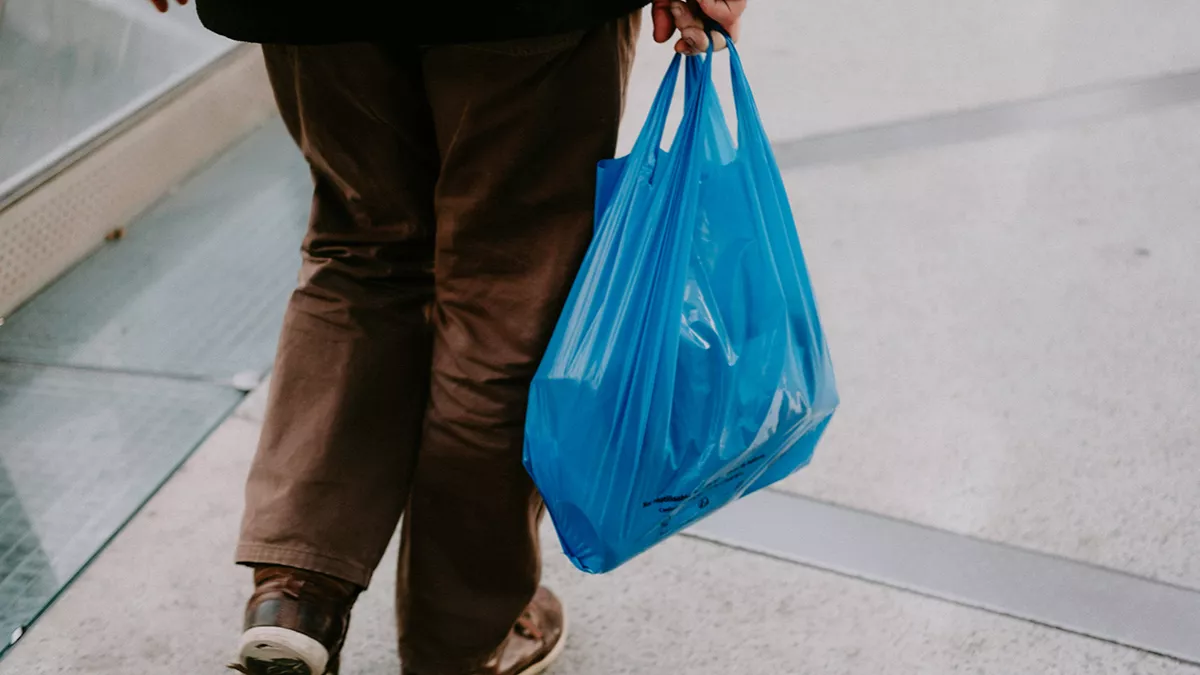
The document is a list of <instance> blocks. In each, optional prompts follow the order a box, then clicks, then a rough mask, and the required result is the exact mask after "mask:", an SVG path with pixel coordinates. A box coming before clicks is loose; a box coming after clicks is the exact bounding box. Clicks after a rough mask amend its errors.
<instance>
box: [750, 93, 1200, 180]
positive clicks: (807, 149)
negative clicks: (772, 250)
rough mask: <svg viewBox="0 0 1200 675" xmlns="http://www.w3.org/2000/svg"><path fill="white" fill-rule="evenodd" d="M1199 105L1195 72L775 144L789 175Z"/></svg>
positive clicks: (777, 154)
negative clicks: (796, 172)
mask: <svg viewBox="0 0 1200 675" xmlns="http://www.w3.org/2000/svg"><path fill="white" fill-rule="evenodd" d="M1198 100H1200V70H1190V71H1183V72H1176V73H1169V74H1165V75H1158V76H1154V77H1149V78H1143V79H1138V80H1128V81H1122V82H1115V83H1108V84H1100V85H1092V86H1086V87H1075V88H1071V89H1066V90H1063V91H1059V92H1055V93H1052V94H1048V95H1046V96H1042V97H1036V98H1030V99H1024V100H1016V101H1006V102H1002V103H995V104H990V105H984V106H981V107H977V108H969V109H964V110H956V111H950V112H945V113H938V114H933V115H929V116H925V117H919V118H914V119H907V120H899V121H894V122H885V123H882V124H879V125H874V126H865V127H857V128H852V129H847V130H842V131H833V132H829V133H823V134H816V135H813V136H808V137H803V138H796V139H791V140H781V141H776V142H774V143H772V147H773V148H774V151H775V155H776V161H777V162H778V164H779V166H780V168H781V169H784V170H786V169H797V168H804V167H816V166H825V165H833V164H847V163H853V162H859V161H863V160H869V159H878V158H882V157H888V156H892V155H899V154H904V153H907V152H912V151H917V150H923V149H928V148H936V147H942V146H947V145H954V144H959V143H968V142H971V141H981V140H987V139H991V138H997V137H1002V136H1010V135H1014V134H1019V133H1023V132H1029V131H1039V130H1045V129H1055V128H1062V127H1069V126H1072V125H1078V124H1081V123H1087V122H1095V121H1102V120H1108V119H1114V118H1119V117H1122V116H1126V115H1134V114H1138V113H1145V112H1150V111H1154V110H1158V109H1161V108H1167V107H1171V106H1177V105H1184V104H1187V103H1192V102H1195V101H1198Z"/></svg>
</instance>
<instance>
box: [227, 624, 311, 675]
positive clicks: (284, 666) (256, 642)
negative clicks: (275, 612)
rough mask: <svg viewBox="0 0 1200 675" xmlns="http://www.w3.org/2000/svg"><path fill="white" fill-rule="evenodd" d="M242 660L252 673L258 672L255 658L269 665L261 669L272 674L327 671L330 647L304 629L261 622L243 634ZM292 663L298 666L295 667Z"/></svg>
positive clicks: (258, 661)
mask: <svg viewBox="0 0 1200 675" xmlns="http://www.w3.org/2000/svg"><path fill="white" fill-rule="evenodd" d="M238 662H239V663H241V664H242V666H244V667H246V668H247V670H248V671H249V672H250V673H256V672H257V671H256V670H254V669H253V668H251V662H257V663H258V664H262V665H263V666H265V668H263V667H260V668H259V670H264V669H265V670H266V672H268V673H272V674H273V673H280V674H281V675H285V674H286V675H292V673H293V672H294V674H295V675H325V668H326V667H327V666H328V665H329V650H327V649H325V647H324V646H323V645H322V644H321V643H320V642H317V641H316V640H314V639H312V638H310V637H308V636H307V635H305V634H303V633H298V632H296V631H294V630H290V629H288V628H280V627H278V626H260V627H258V628H251V629H249V630H247V631H246V632H245V633H243V634H242V642H241V645H240V646H239V647H238ZM289 664H293V666H294V667H293V668H292V670H291V671H289V670H288V665H289ZM301 666H302V667H301ZM305 669H307V672H306V670H305Z"/></svg>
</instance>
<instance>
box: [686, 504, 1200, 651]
mask: <svg viewBox="0 0 1200 675" xmlns="http://www.w3.org/2000/svg"><path fill="white" fill-rule="evenodd" d="M688 534H689V535H691V536H694V537H698V538H701V539H706V540H709V541H712V542H716V543H719V544H724V545H727V546H731V547H735V548H739V549H743V550H747V551H751V552H755V553H762V554H765V555H769V556H772V557H777V558H781V559H784V560H790V561H792V562H797V563H801V564H804V565H808V566H811V567H815V568H819V569H824V570H829V571H832V572H837V573H839V574H844V575H847V576H851V577H855V578H860V579H865V580H869V581H873V582H877V583H880V584H884V585H887V586H892V587H895V588H900V589H904V590H908V591H913V592H916V593H920V594H922V595H928V596H931V597H935V598H939V599H943V600H949V601H951V602H955V603H957V604H961V605H965V606H969V607H977V608H980V609H984V610H988V611H992V612H996V613H999V614H1004V615H1007V616H1012V617H1015V618H1019V619H1025V620H1028V621H1033V622H1036V623H1039V624H1044V625H1047V626H1052V627H1055V628H1060V629H1063V630H1067V631H1071V632H1073V633H1079V634H1082V635H1086V636H1090V637H1094V638H1098V639H1101V640H1106V641H1109V642H1114V643H1117V644H1121V645H1125V646H1128V647H1133V648H1136V649H1140V650H1144V651H1147V652H1152V653H1155V654H1160V655H1164V656H1170V657H1174V658H1177V659H1180V660H1183V661H1186V662H1189V663H1196V664H1200V591H1197V590H1193V589H1189V588H1183V587H1180V586H1173V585H1170V584H1166V583H1162V582H1158V581H1154V580H1151V579H1145V578H1142V577H1136V576H1132V575H1130V574H1126V573H1123V572H1118V571H1116V570H1111V569H1106V568H1102V567H1097V566H1094V565H1089V564H1087V563H1082V562H1078V561H1073V560H1068V559H1065V558H1057V557H1053V556H1049V555H1045V554H1041V553H1035V552H1033V551H1028V550H1024V549H1019V548H1015V547H1012V546H1007V545H1004V544H998V543H994V542H989V541H984V540H980V539H974V538H971V537H967V536H963V535H959V534H954V533H952V532H947V531H944V530H937V529H933V528H929V527H925V526H922V525H917V524H914V523H911V522H907V521H900V520H894V519H891V518H887V517H884V516H880V515H877V514H873V513H867V512H863V511H857V510H853V509H849V508H845V507H840V506H834V505H831V504H826V503H822V502H817V501H814V500H811V499H806V498H803V497H798V496H794V495H789V494H786V493H782V492H776V491H770V490H767V491H763V492H760V493H758V494H756V495H753V496H751V497H747V498H746V499H744V500H742V501H740V502H737V503H735V504H733V505H731V506H729V507H727V508H726V509H724V510H722V511H719V512H717V513H715V514H713V515H712V516H710V517H709V518H708V519H707V520H705V521H703V522H701V523H699V524H698V525H696V526H695V527H693V528H692V529H691V530H689V531H688Z"/></svg>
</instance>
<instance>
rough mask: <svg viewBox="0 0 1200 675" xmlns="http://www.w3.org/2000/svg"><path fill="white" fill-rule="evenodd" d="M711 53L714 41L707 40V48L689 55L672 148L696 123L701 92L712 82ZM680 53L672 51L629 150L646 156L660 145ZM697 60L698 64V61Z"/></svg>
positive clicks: (680, 61)
mask: <svg viewBox="0 0 1200 675" xmlns="http://www.w3.org/2000/svg"><path fill="white" fill-rule="evenodd" d="M712 56H713V42H712V40H709V41H708V52H707V53H706V54H705V56H704V57H703V58H702V59H701V57H699V56H689V57H687V58H688V71H687V82H686V87H685V92H684V114H683V121H682V122H681V123H680V124H679V129H678V130H677V131H676V135H675V141H674V142H673V143H672V148H674V147H675V145H674V143H677V142H678V141H679V139H680V138H683V137H684V136H683V134H684V133H685V132H687V131H690V130H693V128H694V127H695V126H696V125H697V120H698V118H699V109H700V108H701V101H702V97H703V94H704V92H705V91H706V90H707V89H708V87H710V86H712ZM683 58H684V57H683V55H682V54H675V58H673V59H671V65H670V66H669V67H668V68H667V73H666V75H664V76H663V81H662V84H660V85H659V87H658V93H657V94H655V96H654V104H653V105H652V106H651V107H650V113H649V114H648V115H647V116H646V124H645V125H644V126H643V127H642V131H641V133H640V134H638V138H637V141H635V142H634V146H633V151H632V153H631V154H633V155H635V156H638V157H640V158H642V159H646V158H648V157H650V156H653V154H654V150H655V149H656V148H658V147H660V146H661V145H662V141H663V135H664V134H665V133H666V127H667V117H668V115H669V114H670V112H671V103H672V101H673V100H674V98H675V88H676V86H677V85H678V83H679V69H680V66H681V64H682V63H683ZM698 59H699V62H698V64H697V61H696V60H698Z"/></svg>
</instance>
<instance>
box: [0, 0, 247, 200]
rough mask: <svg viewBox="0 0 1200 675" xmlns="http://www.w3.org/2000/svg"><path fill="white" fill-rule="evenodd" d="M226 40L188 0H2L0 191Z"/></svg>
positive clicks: (195, 65) (222, 47) (149, 96)
mask: <svg viewBox="0 0 1200 675" xmlns="http://www.w3.org/2000/svg"><path fill="white" fill-rule="evenodd" d="M231 45H232V43H231V42H229V41H228V40H225V39H224V38H221V37H218V36H216V35H214V34H212V33H209V32H207V31H206V30H204V28H203V27H202V26H201V25H200V23H199V19H198V18H197V17H196V15H195V10H194V9H192V8H191V6H190V5H189V6H187V7H173V8H172V11H171V12H170V13H168V14H166V15H160V14H158V12H156V11H155V10H154V7H153V6H152V5H151V4H150V2H149V1H148V0H0V199H2V198H3V197H4V196H5V195H7V194H9V193H10V192H11V191H12V190H14V189H16V188H17V187H18V186H20V185H21V184H23V183H25V182H26V181H27V180H29V179H30V178H31V177H33V176H36V175H38V174H39V173H40V172H41V171H43V170H44V169H46V168H47V167H48V166H52V165H53V164H54V163H55V162H56V161H58V160H59V159H61V158H62V157H63V156H65V155H69V154H70V153H71V152H73V151H74V150H75V149H77V148H78V147H79V146H80V145H81V144H83V143H86V142H87V141H88V140H90V139H92V138H94V137H95V136H96V135H97V134H99V133H101V132H103V131H104V130H105V129H107V128H109V127H111V126H112V125H113V124H115V123H117V122H119V121H120V120H121V119H123V118H124V117H126V116H127V115H129V114H130V113H132V112H134V111H135V110H137V109H138V108H140V107H141V106H143V105H145V104H146V103H148V102H149V101H150V100H153V99H154V98H156V96H157V95H158V94H159V93H161V92H162V91H164V90H165V89H166V88H168V87H169V86H171V85H172V84H173V83H177V82H179V81H181V80H183V79H185V78H186V77H187V76H188V75H189V74H190V73H193V72H195V71H196V70H197V69H199V68H201V67H202V66H203V65H204V64H206V63H208V62H210V61H211V60H212V59H213V58H215V57H217V56H219V55H220V54H221V53H223V52H224V51H226V50H228V49H229V48H230V47H231Z"/></svg>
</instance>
